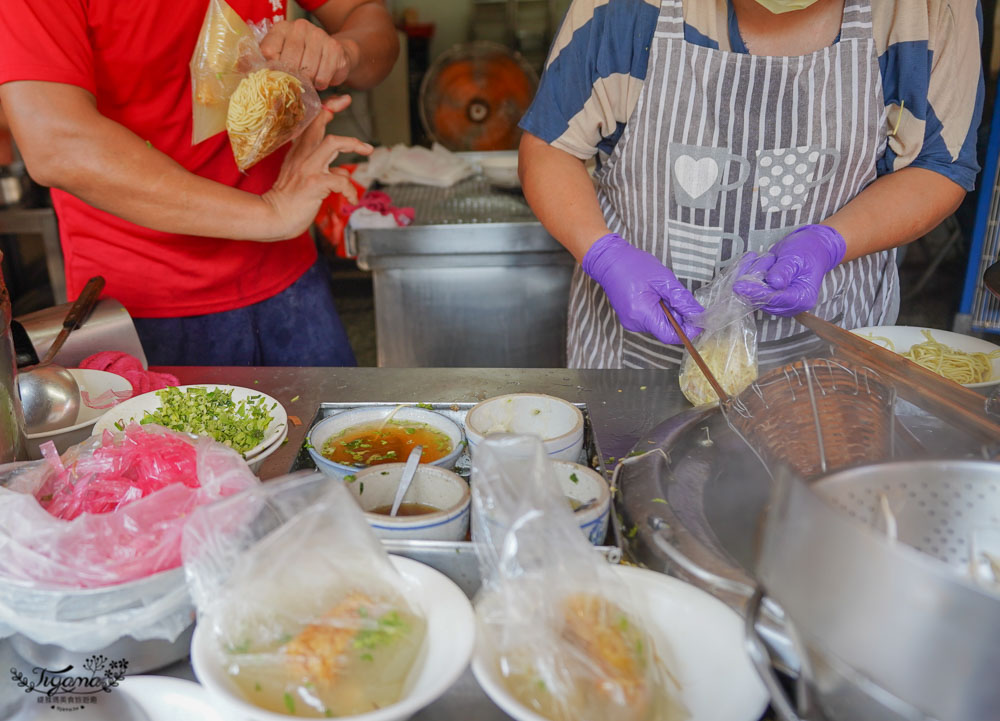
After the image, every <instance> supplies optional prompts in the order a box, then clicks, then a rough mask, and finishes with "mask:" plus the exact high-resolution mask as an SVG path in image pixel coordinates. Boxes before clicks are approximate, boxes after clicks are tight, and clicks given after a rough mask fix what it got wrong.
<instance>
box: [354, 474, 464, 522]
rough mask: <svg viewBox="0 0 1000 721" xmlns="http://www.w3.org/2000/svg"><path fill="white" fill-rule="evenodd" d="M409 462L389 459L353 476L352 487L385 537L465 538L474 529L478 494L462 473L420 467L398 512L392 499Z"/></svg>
mask: <svg viewBox="0 0 1000 721" xmlns="http://www.w3.org/2000/svg"><path fill="white" fill-rule="evenodd" d="M405 467H406V464H405V463H386V464H384V465H377V466H371V467H369V468H365V469H363V470H360V471H358V472H357V473H356V474H355V475H354V477H353V478H352V477H350V476H349V477H348V480H347V488H348V490H350V492H351V493H352V494H353V495H354V498H355V499H356V500H357V501H358V504H359V505H360V506H361V510H363V511H364V512H365V520H366V521H368V525H369V526H371V528H372V530H373V531H375V535H376V536H378V537H379V538H390V539H418V540H422V541H464V540H465V538H466V535H467V534H468V532H469V510H470V504H471V501H472V494H471V493H470V491H469V484H468V483H466V482H465V479H464V478H462V477H461V476H460V475H458V474H457V473H454V472H452V471H449V470H448V469H446V468H440V467H438V466H423V465H422V466H418V467H417V472H416V473H415V474H414V476H413V481H412V482H411V483H410V487H409V488H408V489H407V491H406V495H405V496H403V501H402V503H401V504H400V506H399V510H398V511H397V512H396V515H395V516H390V515H389V512H390V511H391V510H392V502H393V500H395V498H396V490H397V489H398V488H399V481H400V478H401V477H402V475H403V469H404V468H405Z"/></svg>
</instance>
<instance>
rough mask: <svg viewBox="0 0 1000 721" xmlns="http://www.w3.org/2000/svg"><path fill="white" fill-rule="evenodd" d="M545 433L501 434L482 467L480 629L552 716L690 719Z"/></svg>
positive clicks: (477, 486)
mask: <svg viewBox="0 0 1000 721" xmlns="http://www.w3.org/2000/svg"><path fill="white" fill-rule="evenodd" d="M550 464H551V462H550V461H549V459H548V458H547V457H546V455H545V453H544V450H543V448H542V445H541V443H540V442H539V441H538V439H536V438H534V437H528V436H516V435H509V434H496V435H493V436H490V437H489V438H487V439H486V440H485V441H484V442H483V443H482V444H480V445H479V446H477V448H476V453H475V456H474V457H473V466H472V489H473V492H472V497H473V525H472V527H473V541H474V543H475V547H476V554H477V556H478V558H479V562H480V567H481V570H482V575H483V589H482V591H481V592H480V595H479V597H478V598H477V599H476V615H477V618H478V621H479V630H480V634H481V635H480V636H479V640H478V641H477V643H484V644H486V645H487V649H488V652H489V653H490V654H491V655H493V656H494V658H495V663H496V667H497V670H498V672H499V674H500V676H501V677H502V678H503V679H504V683H505V684H506V685H507V687H508V690H509V691H510V692H511V693H512V694H513V695H514V696H515V697H516V698H518V699H519V700H520V702H521V703H522V704H524V705H525V706H527V707H528V708H531V709H533V710H535V711H536V712H537V713H539V714H540V715H542V716H544V717H545V718H548V719H551V720H552V721H571V720H572V721H604V720H605V719H615V720H616V721H653V720H654V719H655V720H656V721H672V720H674V719H683V718H685V717H686V712H685V711H684V709H683V708H682V706H681V705H680V702H679V701H678V699H679V690H678V689H677V686H676V684H675V682H674V681H673V679H672V678H671V676H670V674H669V672H668V670H667V668H666V664H665V661H664V658H665V657H664V656H663V652H664V651H665V649H662V648H658V647H657V643H656V640H655V639H654V638H653V636H652V635H651V634H650V633H648V632H647V630H646V629H645V627H644V622H643V619H644V618H648V617H649V616H648V613H649V610H648V609H644V608H642V607H641V605H640V604H639V603H638V600H637V599H636V598H634V597H632V594H631V593H629V592H628V590H627V589H625V588H623V587H621V585H620V584H619V583H618V582H617V578H616V576H614V575H613V573H612V571H611V570H610V568H608V567H607V566H606V565H605V564H604V562H603V561H602V560H599V559H598V558H597V557H596V556H595V554H594V553H593V550H592V547H591V546H590V545H589V544H588V543H587V541H586V539H585V538H584V537H583V536H581V535H580V531H579V528H578V527H577V525H576V522H575V520H574V518H573V512H572V510H571V509H570V506H569V504H568V503H566V499H565V498H564V497H563V495H562V492H561V490H560V489H559V484H558V483H555V482H554V476H553V473H552V471H551V468H550Z"/></svg>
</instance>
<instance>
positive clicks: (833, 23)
mask: <svg viewBox="0 0 1000 721" xmlns="http://www.w3.org/2000/svg"><path fill="white" fill-rule="evenodd" d="M717 1H718V2H726V0H717ZM936 1H937V0H931V2H929V3H908V4H909V5H910V7H909V8H907V9H906V10H900V11H897V12H906V11H910V10H912V11H914V12H924V13H926V12H927V9H926V7H924V8H923V10H921V7H922V6H925V5H927V6H930V5H934V4H935V2H936ZM712 2H713V0H684V2H683V3H682V2H681V0H663V1H662V2H655V1H653V0H646V2H641V1H640V0H632V1H631V2H627V3H626V2H623V1H622V0H617V2H616V0H610V1H609V0H574V3H573V5H572V6H571V7H570V10H569V12H568V14H567V18H566V20H565V21H564V24H563V28H562V30H561V31H560V35H561V36H563V39H562V40H560V39H559V38H557V41H556V43H555V44H554V49H553V55H552V57H550V59H549V63H548V65H547V69H546V73H545V75H543V80H542V84H541V86H540V91H539V96H538V97H537V98H536V101H535V104H534V106H533V107H532V109H531V110H530V111H529V113H528V114H527V115H526V116H525V119H524V120H523V121H522V126H523V127H524V128H525V130H526V131H527V132H526V133H525V135H524V138H523V140H522V144H521V152H520V165H521V176H522V181H523V186H524V191H525V195H526V197H527V199H528V201H529V203H530V204H531V206H532V208H533V209H534V211H535V213H536V214H537V215H538V217H539V218H540V219H541V221H542V222H543V224H545V226H546V227H547V228H548V230H549V232H551V233H552V234H553V236H554V237H556V238H557V239H558V240H559V241H560V242H562V243H563V244H564V245H565V246H566V247H567V248H568V249H569V250H570V251H571V252H572V253H573V254H574V255H575V256H576V258H577V259H578V260H579V261H580V262H581V265H580V266H578V267H577V269H576V272H575V274H574V278H573V283H572V289H571V295H570V307H569V333H568V360H569V365H570V366H571V367H605V368H615V367H632V368H644V367H667V366H669V365H671V364H676V363H678V362H679V360H680V358H681V351H682V348H681V347H680V346H679V345H677V343H678V342H679V340H678V338H677V336H676V334H675V333H674V332H673V330H672V329H671V327H670V326H669V324H668V322H667V320H666V318H665V316H664V314H663V311H662V308H661V307H660V303H661V301H663V302H665V303H666V304H667V305H668V306H670V308H671V309H672V311H673V312H674V314H675V315H676V316H677V317H678V318H679V319H680V320H681V321H682V324H683V325H685V327H686V330H687V331H689V333H690V334H692V335H694V334H696V333H697V332H698V330H699V329H698V328H697V327H696V326H694V325H693V324H692V323H691V319H692V318H693V317H694V316H695V315H696V314H697V313H698V312H699V311H700V310H701V306H700V305H699V304H698V302H697V301H696V300H695V299H694V296H693V295H692V291H694V290H696V289H697V288H698V287H700V286H701V285H702V284H704V283H706V282H708V281H710V280H712V278H714V277H715V276H716V275H717V274H718V273H719V272H720V271H721V270H722V269H724V268H725V267H726V266H727V265H729V264H730V263H732V262H734V261H735V260H737V259H739V258H741V257H742V256H743V255H744V253H746V252H747V251H752V252H754V253H757V254H759V255H760V258H759V260H757V261H756V268H757V269H759V270H761V271H763V272H764V273H765V275H764V279H765V286H764V287H763V288H762V287H760V286H755V285H753V284H749V283H746V284H738V285H737V288H736V290H737V292H740V293H741V294H743V295H745V296H747V297H749V298H750V299H751V300H753V301H755V302H756V303H757V306H758V307H760V308H761V310H760V311H758V314H757V317H758V331H759V332H758V339H759V341H760V358H761V362H762V364H768V363H776V362H787V360H788V359H791V358H794V357H797V356H799V355H801V354H802V353H803V352H805V351H806V350H808V346H809V344H810V342H811V341H810V339H811V338H814V336H811V334H810V333H809V332H808V331H806V330H805V329H804V328H803V327H802V326H801V325H799V324H798V323H797V322H796V321H795V320H794V318H793V316H794V315H795V314H797V313H799V312H801V311H805V310H810V311H812V312H813V313H815V314H817V315H818V316H820V317H822V318H824V319H826V320H829V321H832V322H834V323H837V324H839V325H842V326H844V327H848V328H852V327H858V326H866V325H882V324H892V323H893V322H895V319H896V315H897V312H898V306H899V288H898V275H897V272H896V264H895V248H896V247H897V246H899V245H901V244H903V243H906V242H909V241H911V240H914V239H915V238H917V237H920V236H921V235H922V234H923V233H925V232H927V231H928V230H930V229H931V228H933V227H934V226H936V225H937V224H938V223H939V222H940V221H941V220H943V219H944V218H945V217H946V216H947V215H948V214H950V213H951V212H953V211H954V210H955V208H956V207H957V206H958V204H959V203H960V202H961V200H962V198H963V197H964V194H965V191H966V190H967V189H968V188H967V187H963V185H969V186H971V180H970V181H969V182H968V183H963V182H961V181H959V180H956V178H955V177H949V175H948V173H946V172H935V170H936V168H933V167H931V166H930V165H928V164H925V165H924V167H920V165H921V164H920V163H913V165H914V167H905V168H903V169H901V170H899V171H898V172H889V173H879V172H878V170H879V164H880V163H884V162H886V156H887V147H888V145H890V144H889V143H887V141H888V140H889V139H890V137H891V136H892V134H893V133H894V132H895V128H894V126H897V127H898V125H899V124H901V123H904V122H905V123H907V126H906V129H907V130H909V129H910V128H911V127H912V122H913V121H911V118H912V117H913V116H912V115H910V114H909V113H910V111H909V110H908V109H906V106H907V103H906V102H905V101H901V102H900V103H899V106H898V107H897V106H894V105H891V104H887V100H886V95H887V94H888V93H887V92H886V90H887V89H886V88H885V87H883V73H882V69H881V68H880V64H879V61H880V57H879V53H878V52H877V48H876V42H875V40H874V37H873V21H872V7H871V0H728V2H729V4H728V6H727V7H728V13H729V21H730V24H731V29H732V28H737V27H738V30H737V31H736V34H737V36H738V37H737V38H736V39H735V41H734V43H731V44H734V45H735V43H736V42H739V43H743V44H745V48H744V51H743V52H737V51H732V50H722V49H717V48H715V47H712V43H711V42H708V43H706V42H704V41H702V42H694V41H693V40H694V39H697V38H696V36H697V35H698V33H697V30H693V29H692V28H691V27H690V26H689V25H688V24H686V22H685V7H684V6H685V5H687V4H690V3H694V4H695V5H698V4H700V5H701V6H702V7H701V8H698V9H699V10H704V6H705V5H708V4H712ZM885 2H886V4H887V5H895V4H897V3H892V2H889V0H885ZM904 2H905V0H899V3H904ZM940 2H941V3H945V4H947V0H940ZM959 2H961V0H955V1H954V2H952V3H951V4H952V5H956V4H958V3H959ZM966 4H970V5H971V6H972V11H973V13H974V12H975V8H974V5H975V3H974V2H971V3H970V2H966ZM623 5H628V6H630V7H629V8H627V9H622V6H623ZM584 6H585V7H584ZM651 7H652V8H653V9H652V12H655V13H656V18H655V29H654V31H653V33H652V37H651V38H650V39H649V44H648V65H647V66H646V69H645V76H644V77H641V78H637V77H629V78H628V81H627V82H624V83H621V82H619V84H617V85H613V84H612V80H613V79H614V78H616V77H618V76H617V75H616V74H615V68H614V67H611V66H613V65H614V63H615V52H622V51H621V50H620V48H615V47H611V48H610V49H607V48H605V47H603V46H600V45H598V46H597V47H593V45H594V42H595V41H594V40H591V47H590V48H588V49H587V50H586V51H584V52H586V53H590V55H589V56H588V57H587V59H586V60H585V62H583V63H578V64H582V65H586V66H587V67H590V68H597V70H594V72H595V73H597V72H599V71H600V69H601V66H602V64H604V65H606V66H609V68H610V69H608V68H605V69H604V76H603V77H602V79H601V82H603V83H604V84H603V85H602V84H601V82H594V83H591V80H590V79H589V78H587V79H585V80H586V83H581V84H582V85H586V84H588V83H589V85H587V88H588V91H589V92H591V97H590V98H588V99H586V101H585V102H583V103H582V104H581V107H580V110H579V113H578V114H577V115H576V116H575V117H574V119H573V120H572V122H576V118H585V117H586V116H587V114H588V113H592V114H593V113H596V112H597V111H596V110H595V109H594V107H593V105H594V102H596V101H594V100H593V97H598V96H599V95H600V94H601V92H603V94H604V95H614V94H615V93H617V94H618V95H619V96H621V97H626V96H628V95H630V94H631V95H632V96H633V98H634V96H635V95H637V96H638V97H637V100H634V108H633V109H632V110H631V112H630V114H629V115H628V116H627V117H626V118H625V119H620V120H618V122H617V127H613V128H608V127H606V123H604V125H602V132H601V136H602V137H601V139H600V142H599V143H597V147H596V149H597V150H598V151H601V150H602V148H605V147H608V146H611V147H613V150H611V151H610V152H608V153H606V154H604V153H601V154H600V155H599V160H600V163H599V168H598V170H597V172H596V174H595V176H594V182H592V181H591V179H590V177H588V175H587V173H586V171H585V169H584V166H583V163H582V162H581V160H582V159H583V157H585V153H586V151H585V150H583V149H578V148H576V147H575V146H573V145H572V143H570V142H569V141H566V143H565V144H563V145H560V143H559V142H558V138H557V137H554V136H556V133H555V132H549V131H546V130H545V128H546V119H547V118H548V119H551V118H552V117H553V116H555V115H557V114H558V111H557V110H556V109H555V108H556V107H557V105H558V104H557V103H554V102H552V98H553V97H554V96H555V95H557V94H558V93H565V94H567V97H568V96H569V95H571V94H572V92H573V90H574V85H573V83H572V82H567V77H568V75H567V74H568V73H569V72H570V71H569V70H567V69H566V68H567V67H568V66H569V65H570V62H571V61H572V60H573V57H571V56H570V54H571V50H572V49H573V47H574V46H573V42H574V40H575V39H577V38H578V37H579V36H575V35H574V34H575V33H579V32H581V30H580V28H586V26H585V24H584V23H582V22H581V21H580V20H579V16H580V15H581V14H583V13H585V12H587V13H590V14H591V16H592V18H591V20H589V21H588V22H592V23H596V22H598V21H600V22H603V23H605V26H607V27H610V26H611V24H612V23H613V22H617V20H614V17H613V15H612V14H613V13H616V12H617V13H618V14H619V15H621V14H623V13H635V14H638V13H642V12H647V13H648V12H650V8H651ZM880 11H881V10H880ZM602 13H603V15H602ZM966 14H967V13H966ZM924 20H925V21H926V20H927V18H924ZM574 23H575V25H574ZM926 24H927V23H926V22H925V25H926ZM638 25H639V23H636V27H638ZM973 27H974V26H973ZM604 32H605V33H610V32H611V31H610V30H607V29H606V30H605V31H604ZM914 32H915V33H916V32H917V31H914ZM600 35H601V33H598V32H591V35H590V37H591V38H594V37H599V36H600ZM626 39H627V38H626ZM627 40H628V39H627ZM631 42H634V43H641V42H644V38H643V37H642V36H641V34H640V33H638V32H635V33H634V35H633V38H632V39H631ZM560 43H561V45H560ZM608 45H609V46H613V45H614V44H613V43H608ZM924 47H925V49H926V47H927V45H926V43H925V45H924ZM567 48H569V49H567ZM734 50H735V48H734ZM560 51H561V52H562V53H563V54H560ZM967 51H969V52H973V51H974V49H970V48H967ZM941 52H942V51H940V50H939V54H940V53H941ZM885 55H886V56H888V55H889V54H888V53H885ZM566 56H570V57H566ZM562 60H565V62H564V63H563V64H562V65H561V66H557V65H556V63H557V62H560V61H562ZM978 65H979V63H978V56H976V63H975V66H974V67H972V66H971V65H970V66H969V67H972V70H964V71H963V72H965V73H978V72H979V68H978ZM581 72H582V71H581ZM550 73H551V74H553V77H550V78H547V77H546V76H549V75H550ZM557 73H558V75H556V74H557ZM547 79H548V80H549V81H550V87H549V88H548V89H547V87H546V80H547ZM557 80H558V82H559V83H560V84H561V85H563V86H565V87H566V88H569V89H568V90H553V89H552V87H551V85H552V83H553V82H556V81H557ZM966 80H967V78H966ZM956 82H958V83H961V82H962V80H961V78H956ZM976 82H977V79H976V78H975V77H973V80H972V86H971V87H972V88H973V96H974V97H973V98H972V99H971V100H970V101H969V102H970V104H971V105H972V106H976V107H977V109H976V110H975V111H974V112H973V113H972V114H971V115H972V116H973V117H972V118H971V120H970V122H969V125H970V126H971V131H970V132H971V133H972V134H973V135H974V132H975V126H976V125H978V107H981V100H980V101H979V102H978V103H977V99H976V97H975V88H976V87H977V85H976ZM591 86H592V88H593V89H592V90H590V88H591ZM980 87H981V86H980ZM599 88H603V91H599ZM612 90H614V92H612ZM925 94H926V93H925ZM924 100H925V103H924V104H925V105H927V103H926V98H925V99H924ZM623 104H627V103H623ZM927 115H928V114H927V113H925V123H926V122H930V121H929V120H927V119H926V116H927ZM929 115H931V116H932V115H933V113H930V114H929ZM622 120H625V122H622ZM556 125H557V126H558V124H556ZM546 134H547V135H548V136H549V137H545V136H546ZM889 152H890V153H891V154H892V156H893V157H896V156H897V155H898V152H897V150H896V148H895V146H893V147H892V148H889ZM973 155H974V153H973ZM965 162H966V165H968V161H965ZM974 162H975V161H974V157H973V160H972V163H973V165H974ZM977 169H978V168H977V167H973V168H972V170H971V174H972V177H974V176H975V172H976V170H977ZM890 170H892V169H891V168H890ZM595 185H596V189H595Z"/></svg>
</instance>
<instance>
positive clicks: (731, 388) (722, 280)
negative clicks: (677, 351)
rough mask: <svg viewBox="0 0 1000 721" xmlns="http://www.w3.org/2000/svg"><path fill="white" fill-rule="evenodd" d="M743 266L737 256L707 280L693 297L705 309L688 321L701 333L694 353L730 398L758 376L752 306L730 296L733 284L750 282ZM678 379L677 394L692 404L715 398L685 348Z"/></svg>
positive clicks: (714, 399)
mask: <svg viewBox="0 0 1000 721" xmlns="http://www.w3.org/2000/svg"><path fill="white" fill-rule="evenodd" d="M753 257H754V258H756V257H757V256H756V255H754V256H753ZM745 266H746V263H745V262H743V259H742V258H741V259H740V260H738V261H737V262H734V263H732V264H731V265H730V266H729V267H728V268H727V269H726V270H724V271H723V272H722V273H721V274H720V275H719V276H718V277H716V278H715V279H714V280H712V282H710V283H708V284H706V285H704V286H702V287H701V288H699V289H698V290H697V291H695V294H694V296H695V298H696V299H697V300H698V302H699V303H701V305H702V307H704V308H705V311H704V312H702V313H699V314H698V315H697V316H693V317H692V318H690V319H689V320H690V322H691V323H692V324H693V325H696V326H698V327H699V328H703V329H704V330H703V331H702V332H701V335H699V336H698V337H697V338H695V339H694V341H693V343H694V347H695V349H696V350H697V351H698V353H699V354H700V355H701V357H702V359H703V360H704V361H705V363H707V364H708V367H709V369H710V370H711V371H712V375H713V376H715V379H716V380H717V381H718V382H719V385H721V386H722V389H723V390H724V391H726V393H728V394H729V395H731V396H732V395H737V394H739V393H740V392H742V391H743V390H744V389H745V388H746V387H747V386H749V385H750V384H751V383H753V382H754V381H755V380H757V374H758V368H757V324H756V322H755V321H754V317H753V314H754V311H755V310H756V306H754V305H752V304H751V303H750V301H748V300H747V299H746V298H744V297H743V296H741V295H737V294H736V293H734V292H733V284H734V283H735V282H736V281H737V280H747V279H750V278H749V276H747V275H745V274H744V267H745ZM757 280H760V278H757ZM678 380H679V382H680V386H681V393H683V394H684V397H685V398H687V399H688V400H689V401H690V402H691V403H692V404H693V405H696V406H699V405H703V404H706V403H715V402H716V401H718V400H719V396H718V395H717V394H716V392H715V389H713V388H712V386H711V384H710V383H709V382H708V379H707V378H706V377H705V374H704V373H702V372H701V368H699V367H698V364H697V363H695V361H694V359H693V358H692V357H691V354H690V353H688V352H687V350H685V351H684V357H683V359H682V360H681V368H680V375H679V378H678Z"/></svg>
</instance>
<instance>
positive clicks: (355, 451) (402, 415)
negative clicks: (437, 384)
mask: <svg viewBox="0 0 1000 721" xmlns="http://www.w3.org/2000/svg"><path fill="white" fill-rule="evenodd" d="M307 441H308V443H307V444H306V447H307V449H308V450H309V455H310V456H311V457H312V460H313V463H315V464H316V467H317V468H318V469H319V470H321V471H323V472H324V473H326V474H327V475H330V476H333V477H335V478H340V479H341V480H344V479H347V477H348V476H355V475H356V474H357V472H358V471H359V470H361V469H362V468H369V467H372V466H379V465H384V464H387V463H402V462H405V461H406V459H407V457H408V456H409V455H410V451H412V450H413V448H414V447H416V446H418V445H419V446H423V449H424V450H423V454H422V455H421V457H420V463H421V464H426V465H429V466H439V467H441V468H447V469H449V470H450V469H451V468H454V466H455V462H456V461H457V460H458V457H459V456H460V455H461V454H462V449H463V447H464V444H465V436H464V434H463V432H462V427H461V426H459V425H458V424H457V423H455V421H453V420H451V419H450V418H448V417H447V416H444V415H442V414H440V413H436V412H434V411H430V410H427V409H426V408H417V407H416V406H394V407H390V408H386V407H384V406H383V407H370V408H353V409H351V410H347V411H343V412H342V413H337V414H336V415H332V416H328V417H326V418H324V419H323V420H321V421H320V422H319V423H317V424H316V425H315V426H313V427H312V430H310V431H309V435H308V436H307Z"/></svg>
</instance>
